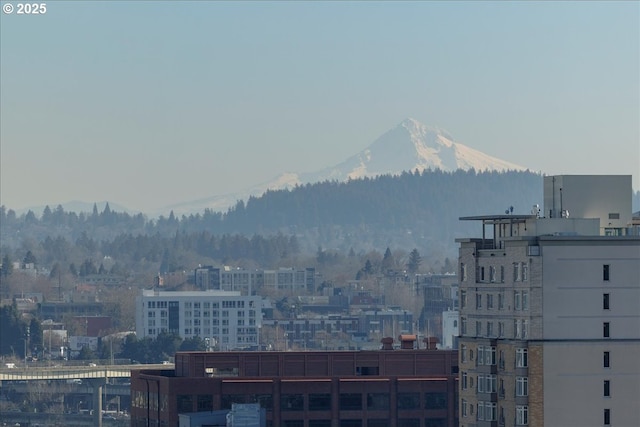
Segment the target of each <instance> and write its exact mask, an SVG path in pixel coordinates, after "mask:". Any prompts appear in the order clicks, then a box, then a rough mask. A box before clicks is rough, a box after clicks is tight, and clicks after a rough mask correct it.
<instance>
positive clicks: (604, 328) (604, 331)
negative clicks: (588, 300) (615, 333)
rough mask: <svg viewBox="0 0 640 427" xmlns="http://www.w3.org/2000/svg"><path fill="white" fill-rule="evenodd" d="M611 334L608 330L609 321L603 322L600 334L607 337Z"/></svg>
mask: <svg viewBox="0 0 640 427" xmlns="http://www.w3.org/2000/svg"><path fill="white" fill-rule="evenodd" d="M610 335H611V333H610V331H609V322H604V323H603V324H602V336H603V337H604V338H609V337H610Z"/></svg>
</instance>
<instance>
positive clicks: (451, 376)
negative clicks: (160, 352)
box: [131, 335, 458, 427]
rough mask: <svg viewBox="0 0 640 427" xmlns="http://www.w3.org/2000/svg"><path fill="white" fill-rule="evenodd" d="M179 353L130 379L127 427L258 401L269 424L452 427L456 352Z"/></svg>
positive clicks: (174, 421) (411, 342) (171, 422)
mask: <svg viewBox="0 0 640 427" xmlns="http://www.w3.org/2000/svg"><path fill="white" fill-rule="evenodd" d="M401 337H402V338H403V342H402V345H401V349H396V350H393V349H392V348H393V347H392V341H393V340H392V339H391V338H385V339H383V341H384V348H385V349H383V350H375V351H314V352H184V353H177V354H176V357H175V370H140V371H133V372H132V375H131V395H132V408H131V416H132V422H131V425H132V426H133V427H138V426H177V425H178V418H179V417H178V414H180V413H193V412H203V411H217V410H225V409H231V405H232V404H233V403H259V404H260V406H261V407H263V408H265V409H266V417H267V426H271V427H454V426H457V425H458V419H457V404H456V402H457V388H458V380H457V373H458V362H457V360H458V354H457V351H448V350H447V351H443V350H431V349H430V350H427V349H416V348H415V345H416V343H415V340H416V337H415V335H410V336H401Z"/></svg>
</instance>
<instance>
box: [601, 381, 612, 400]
mask: <svg viewBox="0 0 640 427" xmlns="http://www.w3.org/2000/svg"><path fill="white" fill-rule="evenodd" d="M603 391H604V397H611V381H609V380H604V390H603Z"/></svg>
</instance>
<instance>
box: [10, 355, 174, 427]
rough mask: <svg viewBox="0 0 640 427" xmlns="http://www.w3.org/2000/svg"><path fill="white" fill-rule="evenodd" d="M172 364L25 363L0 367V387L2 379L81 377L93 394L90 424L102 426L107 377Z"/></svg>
mask: <svg viewBox="0 0 640 427" xmlns="http://www.w3.org/2000/svg"><path fill="white" fill-rule="evenodd" d="M173 368H174V365H173V364H168V363H163V364H135V365H133V364H129V365H99V366H98V365H97V366H44V367H43V366H39V367H33V366H27V367H16V368H0V387H1V386H2V382H3V381H20V382H22V381H48V380H74V379H80V380H82V385H83V386H86V385H87V384H88V385H89V387H90V388H91V390H92V396H93V408H97V409H98V410H94V413H93V425H94V426H96V427H102V425H103V423H102V410H101V409H102V396H103V387H104V386H105V385H106V383H107V380H108V379H109V378H130V377H131V371H132V370H138V369H173Z"/></svg>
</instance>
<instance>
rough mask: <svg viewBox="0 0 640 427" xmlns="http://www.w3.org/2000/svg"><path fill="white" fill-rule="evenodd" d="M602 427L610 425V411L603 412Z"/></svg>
mask: <svg viewBox="0 0 640 427" xmlns="http://www.w3.org/2000/svg"><path fill="white" fill-rule="evenodd" d="M604 425H606V426H610V425H611V409H605V410H604Z"/></svg>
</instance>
